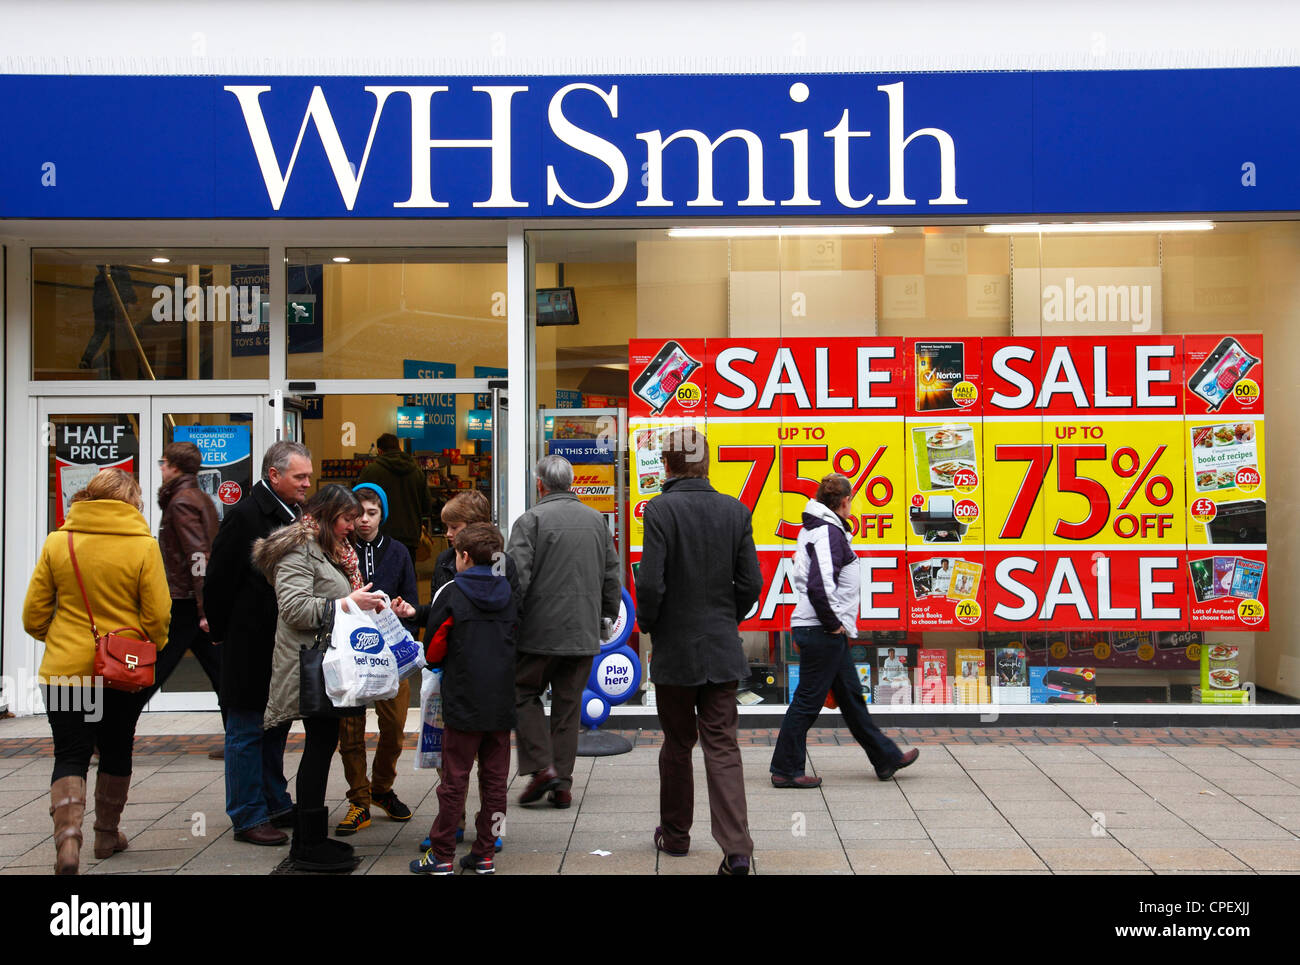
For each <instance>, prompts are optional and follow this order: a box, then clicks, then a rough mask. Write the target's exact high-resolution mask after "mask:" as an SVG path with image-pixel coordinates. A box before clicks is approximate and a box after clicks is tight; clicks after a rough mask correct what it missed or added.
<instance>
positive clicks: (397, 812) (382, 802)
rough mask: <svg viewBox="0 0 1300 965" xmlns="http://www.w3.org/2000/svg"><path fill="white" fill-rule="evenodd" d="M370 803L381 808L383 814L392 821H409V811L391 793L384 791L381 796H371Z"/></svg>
mask: <svg viewBox="0 0 1300 965" xmlns="http://www.w3.org/2000/svg"><path fill="white" fill-rule="evenodd" d="M370 801H371V803H372V804H377V805H379V807H381V808H382V809H383V811H384V813H385V814H387V815H388V816H389V818H391V819H392V820H394V821H409V820H411V809H410V808H408V807H407V806H406V805H405V804H403V803H402V802H401V801H399V800H398V799H397V795H396V794H394V793H393V792H392V791H385V792H384V793H383V794H373V793H372V794H371V795H370Z"/></svg>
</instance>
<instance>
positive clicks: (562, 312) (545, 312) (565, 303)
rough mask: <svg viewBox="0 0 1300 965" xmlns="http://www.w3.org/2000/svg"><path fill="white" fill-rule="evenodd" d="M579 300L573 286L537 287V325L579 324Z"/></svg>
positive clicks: (539, 326)
mask: <svg viewBox="0 0 1300 965" xmlns="http://www.w3.org/2000/svg"><path fill="white" fill-rule="evenodd" d="M577 324H578V300H577V298H575V297H574V294H573V289H572V288H539V289H537V326H538V328H541V327H542V326H543V325H577Z"/></svg>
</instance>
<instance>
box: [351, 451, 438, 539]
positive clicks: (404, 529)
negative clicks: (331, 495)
mask: <svg viewBox="0 0 1300 965" xmlns="http://www.w3.org/2000/svg"><path fill="white" fill-rule="evenodd" d="M375 448H377V449H378V450H379V458H378V459H376V460H375V461H374V462H372V463H371V464H370V465H368V466H366V468H365V469H363V470H362V471H361V475H360V476H359V477H357V482H358V483H368V482H369V483H374V484H375V485H377V486H379V487H380V488H381V489H383V491H384V492H385V493H387V495H388V518H387V519H386V520H385V521H384V525H383V527H382V528H381V530H380V531H381V532H382V533H383V534H384V535H385V536H388V537H390V538H392V539H395V540H397V542H399V543H401V544H402V545H403V546H405V547H406V549H407V552H409V553H410V554H411V559H413V560H414V559H415V556H416V551H417V550H418V549H419V548H420V532H421V530H422V529H423V528H424V522H423V521H424V518H425V517H426V516H428V515H429V509H430V507H431V506H432V500H431V499H430V497H429V480H428V478H427V477H426V476H425V475H424V470H423V469H421V468H420V467H419V466H417V465H416V464H415V460H414V459H413V458H411V455H410V453H407V452H403V451H402V447H401V443H399V442H398V441H397V436H395V435H393V434H392V433H391V432H385V433H384V434H383V435H382V436H380V437H379V438H378V439H377V440H376V441H375Z"/></svg>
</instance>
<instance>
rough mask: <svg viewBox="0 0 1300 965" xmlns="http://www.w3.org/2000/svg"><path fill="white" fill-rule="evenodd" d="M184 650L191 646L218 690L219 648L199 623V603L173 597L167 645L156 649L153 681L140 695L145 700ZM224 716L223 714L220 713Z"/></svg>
mask: <svg viewBox="0 0 1300 965" xmlns="http://www.w3.org/2000/svg"><path fill="white" fill-rule="evenodd" d="M187 650H193V651H194V656H195V657H196V658H197V659H198V661H199V666H200V667H202V668H203V672H204V674H206V675H207V678H208V682H209V683H210V684H212V690H213V692H215V693H216V694H218V695H220V693H221V648H220V647H219V646H217V645H216V644H215V643H213V642H212V640H211V638H209V637H208V635H207V634H206V633H204V632H203V630H202V629H200V627H199V606H198V604H197V603H195V602H194V601H193V600H172V622H171V627H170V629H168V631H167V646H165V647H163V648H162V649H161V650H159V651H158V662H157V663H155V664H154V685H153V686H152V687H150V688H149V689H148V690H146V691H144V692H143V693H142V694H141V695H140V696H141V698H142V700H141V703H142V704H143V703H147V702H148V701H149V699H150V698H151V697H153V695H154V694H156V693H158V691H159V690H161V689H162V686H163V684H165V683H167V681H168V679H169V678H170V677H171V675H172V673H173V672H174V671H175V670H176V668H177V667H178V666H180V662H181V660H182V659H183V658H184V657H185V652H186V651H187ZM223 719H224V716H223Z"/></svg>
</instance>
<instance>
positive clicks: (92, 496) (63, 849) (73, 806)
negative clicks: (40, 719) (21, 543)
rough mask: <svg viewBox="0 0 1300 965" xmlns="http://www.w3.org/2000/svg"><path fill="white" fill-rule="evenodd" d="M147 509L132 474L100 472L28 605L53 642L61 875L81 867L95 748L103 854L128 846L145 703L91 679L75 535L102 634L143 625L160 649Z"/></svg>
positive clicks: (33, 630) (76, 500) (51, 706)
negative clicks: (125, 830) (127, 814)
mask: <svg viewBox="0 0 1300 965" xmlns="http://www.w3.org/2000/svg"><path fill="white" fill-rule="evenodd" d="M141 505H142V504H141V502H140V485H139V483H137V482H136V481H135V479H134V478H132V477H131V476H130V475H129V474H128V473H125V472H123V471H122V470H120V469H107V470H104V471H103V472H100V473H98V474H97V475H95V476H94V477H93V478H92V479H91V480H90V482H89V483H88V484H87V486H86V488H85V489H83V490H82V491H81V492H79V493H77V494H76V495H75V496H73V498H72V505H71V506H70V507H69V509H68V517H67V519H66V521H65V522H64V523H63V525H62V526H60V527H59V529H58V530H57V531H56V532H53V533H51V534H50V535H49V536H48V537H47V538H46V540H45V547H44V549H42V550H41V558H40V560H39V561H38V562H37V564H36V569H35V571H34V572H33V573H32V580H31V583H30V584H29V585H28V587H27V600H26V602H25V603H24V604H23V626H24V628H25V629H26V630H27V632H28V633H29V634H31V635H32V636H33V637H35V638H36V639H37V640H42V641H44V643H45V656H44V658H43V659H42V660H41V666H40V670H39V671H38V677H39V681H40V684H41V697H42V698H43V699H44V701H45V708H46V710H47V712H48V714H49V721H50V730H51V732H52V733H53V736H54V774H53V777H52V778H51V783H50V814H51V815H52V816H53V818H54V846H55V849H56V851H57V858H56V864H55V868H54V870H55V874H76V873H77V868H78V865H79V862H80V856H81V821H82V818H83V817H84V816H85V810H86V774H87V771H88V770H89V768H90V756H91V754H92V753H93V752H94V751H95V750H96V749H98V750H99V773H98V776H97V777H96V781H95V857H96V858H107V857H109V856H110V855H112V854H113V853H115V852H117V851H123V850H125V849H126V846H127V840H126V836H125V835H124V834H122V833H121V832H120V831H119V830H118V823H119V821H120V820H121V817H122V808H123V807H125V806H126V793H127V789H128V788H129V787H130V786H131V748H132V745H133V744H134V742H135V725H136V721H137V720H138V719H139V717H140V711H141V709H142V708H143V703H142V701H141V698H140V697H139V696H138V695H136V694H129V693H125V692H123V691H120V690H110V689H109V688H107V687H104V686H102V682H101V681H97V680H95V679H94V678H93V673H94V662H95V636H94V633H93V632H92V630H91V626H90V619H89V617H88V616H87V615H86V606H85V603H84V602H83V600H82V596H81V589H80V587H78V585H77V577H76V574H75V573H74V572H73V569H72V559H71V557H70V556H69V554H68V534H69V533H71V534H72V536H73V545H74V546H75V547H76V554H77V566H78V567H79V568H80V570H81V578H82V580H83V582H84V583H85V587H86V596H87V597H88V598H89V600H90V608H91V611H92V612H93V614H94V617H95V624H96V626H98V627H99V630H100V632H101V633H105V632H108V631H110V630H115V629H117V628H119V627H138V628H139V629H140V630H142V631H144V634H145V636H146V637H147V638H148V639H149V640H151V641H153V643H155V644H156V645H157V646H158V648H159V649H160V650H161V649H162V648H163V647H164V646H165V645H166V643H167V628H168V624H169V623H170V622H171V593H170V591H169V590H168V588H167V573H166V571H165V569H164V568H163V560H162V553H161V551H160V550H159V549H158V542H157V540H155V539H154V538H153V536H152V535H151V534H150V533H149V524H148V523H147V522H145V518H144V516H143V515H142V513H141Z"/></svg>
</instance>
